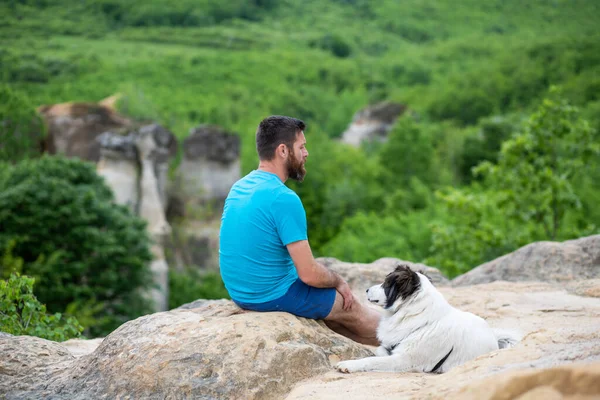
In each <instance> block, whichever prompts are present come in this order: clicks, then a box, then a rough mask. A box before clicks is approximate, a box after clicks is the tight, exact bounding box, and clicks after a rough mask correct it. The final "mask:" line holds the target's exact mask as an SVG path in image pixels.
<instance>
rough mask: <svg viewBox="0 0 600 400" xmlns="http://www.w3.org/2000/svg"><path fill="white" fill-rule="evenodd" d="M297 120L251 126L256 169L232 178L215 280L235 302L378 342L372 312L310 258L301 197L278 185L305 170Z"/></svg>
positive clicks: (301, 130) (275, 119)
mask: <svg viewBox="0 0 600 400" xmlns="http://www.w3.org/2000/svg"><path fill="white" fill-rule="evenodd" d="M304 128H305V125H304V122H302V121H300V120H298V119H295V118H290V117H283V116H271V117H268V118H265V119H264V120H263V121H262V122H261V123H260V125H259V126H258V129H257V131H256V149H257V151H258V157H259V165H258V169H257V170H254V171H252V172H250V173H249V174H248V175H246V176H245V177H244V178H242V179H240V180H239V181H238V182H236V183H235V184H234V185H233V187H232V188H231V191H230V192H229V195H228V196H227V199H226V200H225V207H224V209H223V217H222V219H221V232H220V249H219V259H220V260H219V261H220V267H221V275H222V277H223V282H224V283H225V287H226V288H227V290H228V292H229V295H230V296H231V298H232V299H233V301H234V302H235V303H236V304H238V305H239V306H240V307H241V308H244V309H247V310H254V311H285V312H289V313H291V314H294V315H297V316H300V317H305V318H312V319H324V320H325V323H326V324H327V325H328V326H329V327H330V328H331V329H333V330H335V331H336V332H338V333H340V334H342V335H344V336H347V337H349V338H351V339H353V340H355V341H357V342H360V343H364V344H370V345H378V341H377V338H376V330H377V325H378V324H379V318H380V315H379V313H377V312H376V311H374V310H372V309H370V308H367V307H365V306H363V305H362V304H360V302H358V301H357V300H356V299H355V297H354V295H353V294H352V291H351V290H350V287H349V286H348V283H346V281H344V279H342V277H341V276H339V275H338V274H337V273H335V272H333V271H330V270H329V269H327V268H325V267H324V266H323V265H321V264H319V263H318V262H316V261H315V259H314V257H313V255H312V251H311V249H310V245H309V243H308V237H307V229H306V213H305V211H304V207H303V205H302V202H301V201H300V198H299V197H298V195H297V194H296V193H295V192H293V191H292V190H290V189H289V188H287V187H286V186H285V185H284V182H285V181H286V180H287V179H288V178H291V179H294V180H297V181H300V182H301V181H302V180H303V179H304V176H305V175H306V169H305V168H304V163H305V162H306V158H307V157H308V150H307V149H306V138H305V137H304Z"/></svg>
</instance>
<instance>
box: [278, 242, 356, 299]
mask: <svg viewBox="0 0 600 400" xmlns="http://www.w3.org/2000/svg"><path fill="white" fill-rule="evenodd" d="M287 249H288V252H289V253H290V256H291V257H292V260H293V261H294V265H295V266H296V271H298V277H299V278H300V280H301V281H302V282H304V283H306V284H307V285H309V286H312V287H316V288H335V289H336V290H337V291H338V292H340V294H341V295H342V297H343V298H344V309H345V310H348V309H350V308H351V307H352V303H353V301H354V296H353V295H352V291H351V290H350V286H348V283H347V282H346V281H345V280H344V279H343V278H342V277H341V276H340V275H339V274H337V273H336V272H334V271H331V270H329V269H328V268H326V267H324V266H323V265H321V264H319V263H318V262H317V261H316V260H315V258H314V256H313V254H312V250H311V249H310V245H309V243H308V240H300V241H297V242H293V243H290V244H288V245H287Z"/></svg>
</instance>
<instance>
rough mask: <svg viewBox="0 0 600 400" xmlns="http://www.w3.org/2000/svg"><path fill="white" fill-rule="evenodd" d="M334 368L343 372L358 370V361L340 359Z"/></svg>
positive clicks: (348, 372)
mask: <svg viewBox="0 0 600 400" xmlns="http://www.w3.org/2000/svg"><path fill="white" fill-rule="evenodd" d="M335 369H337V370H338V371H340V372H343V373H345V374H350V373H352V372H358V371H360V369H359V368H358V363H357V362H356V361H355V360H348V361H340V362H339V363H337V364H336V365H335Z"/></svg>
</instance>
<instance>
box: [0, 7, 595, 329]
mask: <svg viewBox="0 0 600 400" xmlns="http://www.w3.org/2000/svg"><path fill="white" fill-rule="evenodd" d="M599 17H600V4H598V2H596V1H593V0H571V1H566V0H556V1H552V2H547V1H529V2H522V1H517V0H490V1H486V2H481V1H476V0H461V1H458V2H457V1H449V0H443V1H439V0H435V1H434V0H406V1H401V2H399V1H393V0H382V1H377V2H374V1H367V0H306V1H302V2H296V1H292V0H253V1H249V2H248V1H241V0H235V1H230V2H217V1H216V0H193V1H192V0H184V1H178V2H176V3H173V2H166V1H164V0H151V1H147V0H146V1H142V0H132V1H128V2H120V1H116V0H83V1H82V0H61V1H48V0H12V1H9V2H3V3H2V4H0V40H1V41H2V44H3V46H2V49H0V81H1V82H2V83H3V86H2V87H0V97H1V98H2V99H5V98H7V99H9V100H7V101H6V102H4V101H3V102H2V105H1V106H0V107H2V108H0V123H1V124H2V125H1V127H2V129H3V130H2V131H1V134H2V135H4V136H6V135H9V136H10V135H11V134H12V133H13V132H21V131H24V132H32V133H33V134H34V138H37V137H41V136H43V130H42V129H41V128H40V129H37V128H35V126H36V125H35V123H34V122H32V121H34V120H33V119H32V118H33V115H34V114H33V112H32V110H33V108H34V107H35V106H38V105H41V104H50V103H59V102H66V101H98V100H101V99H103V98H105V97H108V96H110V95H113V94H115V93H122V94H123V98H122V100H121V101H120V103H119V105H118V107H119V108H120V111H121V112H123V113H125V114H127V115H129V116H132V117H136V118H150V119H154V120H156V121H158V122H159V123H161V124H163V125H165V126H167V127H169V128H170V129H171V130H172V131H173V132H175V134H176V135H177V136H178V137H179V138H180V139H183V138H185V137H186V136H187V134H188V132H189V129H190V128H192V127H194V126H196V125H198V124H200V123H210V124H217V125H220V126H223V127H224V128H225V129H227V130H230V131H234V132H238V133H239V134H240V136H241V139H242V173H243V174H245V173H247V172H249V171H250V170H252V169H254V168H255V167H256V165H257V160H256V155H255V148H254V132H255V129H256V126H257V124H258V122H259V121H260V120H261V119H262V118H264V117H265V116H267V115H270V114H284V115H291V116H294V117H298V118H301V119H303V120H305V122H306V123H307V125H308V129H307V132H306V133H307V140H308V149H309V152H310V156H309V159H308V163H307V169H308V175H307V178H306V180H305V182H303V183H302V184H297V183H294V182H291V183H290V186H291V187H292V188H293V189H294V190H296V191H297V192H298V194H299V195H300V196H301V198H302V201H303V203H304V205H305V208H306V211H307V217H308V224H309V238H310V240H311V244H312V246H313V251H314V253H315V254H316V255H326V256H334V257H338V258H341V259H344V260H347V261H355V262H371V261H373V260H374V259H376V258H379V257H397V258H401V259H406V260H411V261H416V262H425V263H428V264H430V265H433V266H437V267H440V268H441V269H442V270H443V271H444V272H445V273H447V274H448V275H450V276H455V275H457V274H459V273H462V272H464V271H467V270H469V269H471V268H473V267H475V266H477V265H479V264H481V263H483V262H486V261H488V260H491V259H493V258H495V257H497V256H500V255H502V254H506V253H507V252H510V251H513V250H515V249H517V248H518V247H519V246H522V245H524V244H527V243H530V242H531V241H535V240H565V239H570V238H575V237H578V236H582V235H588V234H594V233H599V232H600V228H599V227H600V208H598V207H597V204H598V202H600V161H599V157H598V143H599V142H600V136H599V133H598V132H599V128H600V24H598V20H599V19H600V18H599ZM553 85H558V86H560V87H561V88H562V92H561V93H560V94H556V93H554V92H553V91H551V90H550V88H551V87H552V86H553ZM383 100H386V101H394V102H397V103H400V104H403V105H406V106H407V108H408V110H409V111H408V112H407V115H406V116H404V117H402V119H401V120H400V121H399V122H398V124H397V125H396V127H395V128H394V129H393V131H392V132H391V133H390V136H389V140H388V141H387V142H386V143H382V144H371V145H367V146H363V147H362V148H352V147H350V146H347V145H343V144H341V143H339V142H338V141H337V138H339V137H340V135H341V134H342V132H343V131H344V130H345V129H346V128H347V126H348V124H349V123H350V121H351V120H352V117H353V115H354V113H355V112H357V111H358V110H360V109H361V108H363V107H365V106H367V105H369V104H373V103H376V102H379V101H383ZM5 103H6V104H8V106H5ZM6 121H9V122H8V123H7V122H6ZM13 121H19V122H18V126H19V128H15V126H16V125H14V122H13ZM11 124H12V125H11ZM30 124H33V125H30ZM6 127H9V128H8V129H6ZM6 132H8V134H7V133H6ZM36 135H37V136H36ZM4 136H3V137H4ZM15 137H16V135H15ZM4 143H5V141H4V139H3V141H2V142H1V144H0V160H5V161H10V162H11V163H12V162H15V161H16V160H18V159H21V158H25V157H27V154H26V152H21V150H19V152H20V153H17V152H15V151H13V150H9V147H8V145H6V146H5V145H4ZM6 143H8V142H6ZM10 146H13V145H12V144H11V145H10ZM10 148H11V149H12V148H13V147H10ZM14 148H19V149H27V148H29V147H27V145H22V143H21V142H18V141H17V144H16V145H15V147H14ZM17 154H18V155H17ZM44 162H48V161H44ZM24 165H29V164H24ZM8 169H9V167H8V166H4V167H1V168H0V190H1V192H0V193H1V194H0V202H4V203H1V204H0V216H1V217H0V226H2V227H3V228H2V229H0V245H1V246H7V243H8V238H6V237H4V236H2V235H4V234H5V232H7V231H5V230H4V226H5V225H2V224H4V223H6V222H4V221H9V220H11V221H12V222H11V223H14V224H17V222H18V223H22V221H27V224H30V225H27V226H29V227H30V228H29V229H28V230H25V229H24V228H23V229H21V228H19V229H17V228H12V227H11V229H15V230H13V232H17V233H18V234H16V237H13V236H11V238H10V239H11V240H16V245H15V248H14V251H15V254H16V255H18V256H19V257H22V258H23V260H24V273H26V272H27V273H30V274H31V275H32V276H35V277H36V278H37V277H39V278H38V282H39V284H38V285H37V286H36V294H37V295H38V297H39V298H40V299H41V300H42V301H45V302H47V304H48V308H49V309H50V310H57V311H62V310H64V309H65V307H67V305H68V304H74V303H73V302H74V301H77V300H79V301H83V299H91V300H90V301H92V302H93V304H92V303H90V304H87V305H83V304H82V303H78V304H80V305H79V306H78V307H76V308H77V309H79V310H83V309H86V310H88V309H90V308H89V307H92V308H93V307H94V304H103V305H104V306H103V308H102V309H103V310H104V309H107V310H110V312H109V313H108V314H109V315H113V316H118V318H117V320H119V321H121V320H124V319H125V318H130V317H133V316H134V315H137V313H139V312H142V310H143V307H142V306H141V305H140V303H137V302H136V301H137V300H136V301H132V300H131V299H130V298H125V297H121V298H119V300H115V301H116V303H111V301H112V300H110V301H109V297H107V296H108V294H106V293H105V294H102V295H100V294H99V295H97V296H99V297H96V298H95V299H94V298H93V297H92V296H91V293H92V289H91V286H89V285H90V282H91V281H90V280H88V279H87V278H85V279H84V278H81V279H79V280H78V281H76V283H77V284H74V285H72V286H69V285H68V284H67V282H71V281H70V279H71V277H73V276H80V275H77V274H79V273H82V272H83V271H88V272H90V271H96V272H95V273H97V271H98V269H97V266H99V265H102V266H103V268H105V269H106V273H105V274H103V275H102V276H99V277H100V278H101V280H100V281H101V282H102V284H101V285H100V287H99V288H94V289H93V290H94V291H96V290H99V292H97V293H103V292H102V291H103V290H105V289H106V288H107V287H109V286H110V285H112V284H114V283H115V279H116V278H115V277H116V276H118V275H117V273H116V272H115V270H114V269H113V266H112V264H110V263H108V261H107V260H110V262H114V265H117V262H116V261H114V260H115V259H114V256H115V254H117V255H121V256H123V254H122V253H121V252H122V249H123V247H124V248H126V249H127V252H126V254H131V249H132V248H133V249H138V250H139V249H142V248H145V247H144V246H146V244H144V243H146V242H145V239H141V238H142V236H143V235H141V234H139V235H138V234H136V239H135V240H137V241H135V240H134V239H132V238H130V237H129V234H124V235H125V236H126V237H127V238H128V239H127V240H134V242H127V240H125V239H122V238H121V237H119V239H115V240H116V241H115V242H111V243H104V242H102V241H106V240H109V241H110V240H113V239H110V236H109V235H106V234H105V233H103V234H102V235H100V234H99V233H98V231H97V230H96V229H98V228H97V227H98V226H99V225H93V224H92V225H90V221H92V220H93V218H95V217H92V215H94V214H93V213H90V214H89V215H88V214H87V213H81V212H78V211H76V209H75V208H72V207H71V206H68V205H65V206H64V207H65V208H61V207H63V206H62V204H63V203H60V202H65V203H64V204H72V203H69V202H78V203H77V204H78V206H79V204H80V203H81V204H80V205H81V206H83V205H90V204H91V205H93V207H95V208H94V210H98V212H100V211H102V212H101V215H103V216H104V217H103V218H106V220H107V221H108V220H110V219H111V218H115V219H117V220H121V218H123V220H124V219H126V217H125V216H124V214H123V212H122V211H120V209H119V208H117V207H114V206H111V208H110V210H111V211H109V209H108V208H106V207H105V206H104V205H103V204H106V203H105V202H104V200H105V199H106V195H105V194H103V191H102V189H99V188H98V187H96V186H95V185H94V184H92V183H90V181H89V180H84V181H83V182H81V183H82V185H79V184H78V185H77V186H76V187H78V188H79V189H73V187H72V185H71V184H68V185H67V184H65V183H64V181H63V180H61V179H62V178H61V179H58V178H59V177H58V176H56V175H50V176H49V177H48V178H41V176H40V175H36V174H33V176H29V175H28V174H27V173H24V174H21V175H19V178H18V179H17V178H14V177H15V176H17V175H14V174H15V173H14V172H10V173H7V170H8ZM11 171H12V169H11ZM15 171H16V170H15ZM61 171H62V172H61V173H65V174H66V173H67V171H66V169H65V170H61ZM474 172H475V174H474ZM11 176H13V178H11ZM69 179H70V178H69ZM86 179H87V178H86ZM90 179H91V178H90ZM61 182H63V183H61ZM90 186H94V187H96V189H89V187H90ZM51 188H53V189H51ZM80 191H83V192H85V193H83V192H80ZM77 193H79V194H77ZM69 194H72V195H69ZM11 196H13V197H11ZM9 199H12V200H10V202H9ZM16 199H18V200H19V201H24V199H25V200H27V201H24V204H25V205H24V206H23V205H19V206H18V207H29V204H30V202H33V201H34V200H35V201H38V200H39V202H38V203H36V204H37V205H35V206H34V205H33V203H31V204H32V205H31V207H32V208H31V210H32V213H31V214H30V215H31V217H29V216H21V214H18V215H19V217H18V218H17V217H16V216H14V215H13V214H14V213H17V209H16V208H15V207H17V205H16V204H17V203H16ZM54 200H56V201H57V203H52V201H54ZM59 200H60V201H59ZM11 202H12V203H11ZM19 204H21V203H19ZM42 204H43V205H44V207H42ZM9 205H10V207H12V208H10V207H9V208H6V207H8V206H9ZM34 207H35V208H34ZM6 210H9V211H6ZM20 210H21V209H20V208H19V213H20ZM61 210H66V211H64V212H65V214H64V215H63V214H57V213H61V212H63V211H61ZM11 213H12V214H11ZM113 214H114V215H113ZM117 214H118V215H117ZM11 215H13V216H11ZM57 215H61V216H62V217H61V218H57V217H56V216H57ZM34 216H35V217H34ZM50 216H52V217H50ZM66 218H68V219H69V220H73V221H75V222H76V221H78V218H81V220H79V221H81V223H82V225H79V226H80V228H78V229H77V230H75V231H73V232H75V233H73V235H75V236H73V237H72V238H69V237H67V238H61V239H60V240H59V239H56V240H54V241H50V239H51V238H52V232H62V231H60V230H58V231H56V230H52V229H54V228H52V227H53V226H56V225H54V224H59V223H61V221H63V220H64V219H66ZM89 218H91V220H90V219H89ZM128 218H129V217H127V220H129V219H128ZM122 224H125V222H123V223H122ZM133 225H135V226H136V227H137V228H135V229H140V230H141V229H142V228H141V226H139V222H135V223H134V224H133ZM6 226H7V225H6ZM14 226H15V227H16V226H17V225H14ZM23 226H25V225H23ZM120 226H124V225H120ZM57 229H58V228H57ZM60 229H63V228H62V227H61V228H60ZM90 229H91V230H92V231H93V232H88V230H90ZM123 229H124V231H127V232H132V231H131V230H130V229H133V228H127V229H126V228H123ZM136 232H138V231H137V230H136ZM12 235H15V234H12ZM40 235H43V237H41V236H40ZM77 235H79V236H77ZM37 236H40V238H37ZM54 237H56V235H54ZM42 239H43V240H42ZM67 239H68V240H67ZM71 239H73V240H72V242H71ZM92 239H93V240H92ZM46 240H48V242H45V241H46ZM64 240H67V243H75V241H76V240H77V241H78V242H77V243H78V244H79V246H78V247H77V248H75V247H67V248H63V247H61V246H59V245H57V243H59V242H60V243H62V241H64ZM142 242H144V243H142ZM41 243H53V244H52V245H48V247H43V246H42V245H41ZM82 243H83V244H82ZM125 243H129V244H127V245H125ZM44 246H46V245H44ZM27 249H29V250H27ZM32 249H35V251H33V250H32ZM26 251H30V252H31V253H26ZM139 251H140V254H141V255H140V256H138V257H135V258H134V257H130V258H127V259H126V262H125V261H124V264H123V263H121V264H119V265H128V264H127V262H130V263H131V264H129V265H132V268H133V270H135V271H138V272H139V271H141V270H142V268H141V264H143V262H144V261H145V260H147V259H148V257H149V256H148V255H146V253H145V250H144V251H142V250H139ZM34 253H35V254H34ZM40 254H43V255H44V258H43V259H41V260H42V261H37V260H38V257H39V255H40ZM53 254H58V255H54V256H53ZM75 255H77V257H82V258H77V257H75ZM83 255H85V258H83ZM108 255H110V257H108ZM52 257H56V258H52ZM65 257H66V258H65ZM66 259H68V260H75V259H77V260H83V259H85V262H77V263H74V264H65V265H73V268H70V267H69V268H60V269H58V268H54V267H52V268H51V267H49V266H48V265H50V264H49V263H50V262H51V261H52V260H54V261H52V262H56V263H58V262H59V261H58V260H62V261H60V262H61V263H63V264H64V262H65V261H64V260H66ZM36 262H38V263H39V265H40V267H39V268H38V267H36V268H33V267H31V265H34V264H35V263H36ZM107 263H108V264H107ZM63 264H61V266H62V265H63ZM41 266H44V267H43V268H42V267H41ZM133 266H135V267H133ZM57 270H60V271H61V272H60V274H57V273H56V272H55V271H57ZM50 271H53V272H52V273H50ZM46 272H47V273H46ZM132 273H133V272H132ZM136 273H137V272H136ZM140 273H141V272H140ZM171 275H172V276H171V278H172V279H171V285H172V288H171V289H172V293H173V294H172V296H171V297H172V298H171V299H170V302H171V304H172V305H174V304H177V305H179V304H181V303H183V302H187V301H191V300H193V299H194V298H197V297H201V294H200V293H209V292H208V291H209V290H213V289H214V290H217V291H216V292H214V293H213V294H214V296H216V297H219V296H220V295H221V293H222V292H219V291H218V290H220V289H217V288H222V287H221V286H220V285H221V283H220V282H218V280H217V281H214V282H213V281H212V278H210V277H202V278H201V277H198V276H195V275H194V276H192V275H193V274H192V275H190V273H187V272H186V273H183V274H178V273H172V274H171ZM82 276H87V275H82ZM94 279H96V276H94ZM104 279H105V280H106V281H107V282H104V281H103V280H104ZM134 281H135V280H133V281H132V280H126V282H125V280H121V282H120V283H122V284H123V286H122V287H120V289H119V292H118V293H119V294H123V293H130V294H131V293H134V291H130V292H124V291H125V290H129V289H132V288H133V286H132V285H133V283H132V282H134ZM142 281H143V280H142V279H141V278H140V280H139V281H135V282H140V284H141V282H142ZM136 284H137V283H136ZM125 286H127V288H126V287H125ZM94 293H96V292H94ZM111 293H113V294H115V293H117V292H111ZM194 293H199V294H198V295H197V296H196V295H195V294H194ZM60 296H64V297H61V299H63V300H64V299H66V300H65V301H63V300H60V301H59V297H60ZM131 296H133V294H131ZM207 296H208V294H207ZM86 301H87V300H86ZM123 304H127V307H126V308H124V307H123V306H122V305H123ZM138 305H139V307H138ZM106 307H108V308H106ZM134 309H135V310H136V311H135V312H134V311H132V310H134ZM128 313H129V314H128ZM88 314H89V313H88ZM78 318H79V319H80V321H84V320H86V318H87V319H88V320H93V318H92V317H91V316H89V315H88V316H87V317H85V316H83V314H82V312H80V314H78ZM111 318H112V317H111ZM117 320H112V322H110V323H108V322H106V324H104V323H103V324H102V325H101V326H103V327H105V328H106V329H108V327H110V326H115V324H117V323H118V321H117ZM84 325H85V324H84ZM103 329H104V328H103Z"/></svg>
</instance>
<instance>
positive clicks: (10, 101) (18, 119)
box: [0, 85, 45, 162]
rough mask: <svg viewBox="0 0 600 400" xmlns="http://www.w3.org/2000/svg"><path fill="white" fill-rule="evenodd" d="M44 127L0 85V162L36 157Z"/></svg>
mask: <svg viewBox="0 0 600 400" xmlns="http://www.w3.org/2000/svg"><path fill="white" fill-rule="evenodd" d="M44 135H45V126H44V123H43V122H42V119H41V118H40V116H39V115H38V114H37V113H36V111H35V108H34V107H33V105H32V104H31V103H30V102H29V100H28V99H27V98H26V97H25V96H23V95H21V94H20V93H18V92H16V91H14V90H12V89H11V88H9V87H8V86H6V85H0V161H8V162H16V161H18V160H22V159H24V158H29V157H32V156H39V155H40V153H41V152H40V147H41V141H42V139H43V137H44Z"/></svg>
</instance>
